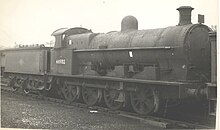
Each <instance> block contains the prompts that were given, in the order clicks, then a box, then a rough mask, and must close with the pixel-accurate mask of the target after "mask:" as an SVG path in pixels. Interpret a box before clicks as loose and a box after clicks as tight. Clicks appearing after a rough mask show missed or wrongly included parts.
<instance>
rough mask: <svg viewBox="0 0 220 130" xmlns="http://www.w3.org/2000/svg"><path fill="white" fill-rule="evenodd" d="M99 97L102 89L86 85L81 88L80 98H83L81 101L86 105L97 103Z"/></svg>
mask: <svg viewBox="0 0 220 130" xmlns="http://www.w3.org/2000/svg"><path fill="white" fill-rule="evenodd" d="M101 97H102V90H101V89H97V88H88V87H83V88H82V98H83V101H84V102H85V103H86V104H87V105H88V106H93V105H96V104H98V102H99V100H100V99H101Z"/></svg>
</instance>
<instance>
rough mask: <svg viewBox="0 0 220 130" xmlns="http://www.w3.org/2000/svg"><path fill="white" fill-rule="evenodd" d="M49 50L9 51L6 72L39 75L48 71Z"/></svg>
mask: <svg viewBox="0 0 220 130" xmlns="http://www.w3.org/2000/svg"><path fill="white" fill-rule="evenodd" d="M46 52H47V50H39V49H37V50H34V49H31V50H28V49H27V50H11V51H7V53H6V54H5V55H6V61H5V65H6V67H5V72H14V73H16V72H17V73H32V74H39V73H44V72H46V71H47V67H46V64H47V53H46Z"/></svg>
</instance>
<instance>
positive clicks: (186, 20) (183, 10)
mask: <svg viewBox="0 0 220 130" xmlns="http://www.w3.org/2000/svg"><path fill="white" fill-rule="evenodd" d="M193 9H194V8H192V7H191V6H180V7H179V8H177V10H178V11H179V24H178V25H180V26H181V25H186V24H192V22H191V12H192V10H193Z"/></svg>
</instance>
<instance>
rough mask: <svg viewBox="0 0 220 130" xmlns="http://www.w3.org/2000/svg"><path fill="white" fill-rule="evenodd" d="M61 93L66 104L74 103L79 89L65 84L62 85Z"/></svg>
mask: <svg viewBox="0 0 220 130" xmlns="http://www.w3.org/2000/svg"><path fill="white" fill-rule="evenodd" d="M61 91H62V93H63V96H64V98H65V99H66V100H67V101H68V102H73V101H76V100H77V99H78V98H79V93H80V92H79V87H76V86H71V85H68V84H67V82H64V83H63V86H62V90H61Z"/></svg>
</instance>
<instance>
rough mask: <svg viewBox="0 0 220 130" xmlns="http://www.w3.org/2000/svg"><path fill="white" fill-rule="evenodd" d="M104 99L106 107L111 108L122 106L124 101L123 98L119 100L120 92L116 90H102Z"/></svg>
mask: <svg viewBox="0 0 220 130" xmlns="http://www.w3.org/2000/svg"><path fill="white" fill-rule="evenodd" d="M121 94H122V93H121ZM121 97H123V96H121ZM104 100H105V104H106V105H107V107H109V108H110V109H113V110H118V109H120V108H122V106H123V103H124V100H122V99H121V100H120V92H119V91H117V90H104Z"/></svg>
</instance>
